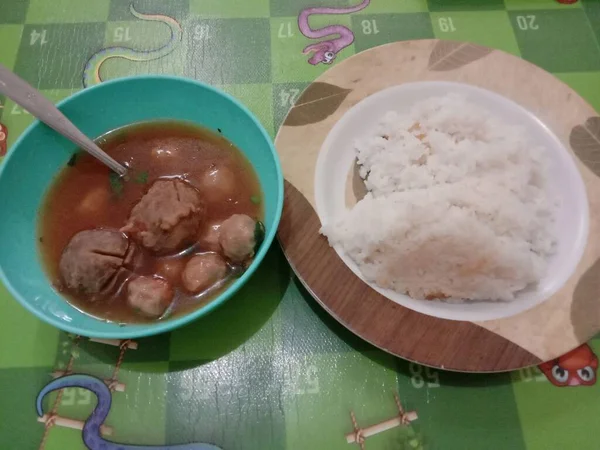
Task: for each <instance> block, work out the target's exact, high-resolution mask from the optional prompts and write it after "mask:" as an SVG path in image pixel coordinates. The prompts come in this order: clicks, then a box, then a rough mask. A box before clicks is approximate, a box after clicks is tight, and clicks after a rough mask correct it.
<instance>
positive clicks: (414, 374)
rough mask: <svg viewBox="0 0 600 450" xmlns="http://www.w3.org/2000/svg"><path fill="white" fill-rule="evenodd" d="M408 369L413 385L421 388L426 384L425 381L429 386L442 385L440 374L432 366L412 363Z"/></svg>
mask: <svg viewBox="0 0 600 450" xmlns="http://www.w3.org/2000/svg"><path fill="white" fill-rule="evenodd" d="M408 370H409V371H410V382H411V383H412V385H413V387H415V388H417V389H421V388H422V387H423V386H425V383H427V387H428V388H436V387H440V376H439V374H438V373H437V372H436V371H434V370H432V369H431V367H424V366H421V365H419V364H415V363H410V365H409V366H408Z"/></svg>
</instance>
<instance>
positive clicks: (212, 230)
mask: <svg viewBox="0 0 600 450" xmlns="http://www.w3.org/2000/svg"><path fill="white" fill-rule="evenodd" d="M219 228H221V224H220V223H212V224H208V225H207V226H206V227H204V230H203V231H202V234H201V236H200V239H199V240H198V244H200V248H201V249H202V250H204V251H209V252H220V251H221V244H219Z"/></svg>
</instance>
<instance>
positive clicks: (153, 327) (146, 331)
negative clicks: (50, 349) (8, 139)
mask: <svg viewBox="0 0 600 450" xmlns="http://www.w3.org/2000/svg"><path fill="white" fill-rule="evenodd" d="M140 80H158V81H161V80H162V81H174V82H177V83H187V84H191V85H194V86H196V87H199V88H202V89H207V90H209V91H212V92H213V93H215V94H217V95H219V96H221V97H222V98H224V99H225V100H228V101H230V102H231V103H233V104H234V105H235V106H236V107H237V108H239V109H240V110H241V111H242V112H243V113H245V114H246V115H247V116H248V117H249V118H250V120H251V121H252V123H253V124H254V125H255V126H256V127H257V128H258V130H259V131H260V133H261V134H262V136H263V137H264V138H265V140H266V142H267V143H268V145H269V149H270V151H271V157H272V159H273V162H274V164H275V170H276V172H277V173H276V178H277V186H278V188H279V190H278V193H277V202H276V205H275V217H274V220H273V222H272V223H273V226H272V227H271V229H270V230H269V231H268V232H267V234H266V235H265V239H264V241H263V243H262V245H261V247H260V249H259V250H258V253H257V254H256V255H255V257H254V260H253V261H252V263H251V264H250V266H249V267H248V269H247V270H246V271H245V272H244V273H243V274H242V276H241V277H240V278H238V279H237V280H236V281H235V282H234V283H233V284H231V285H230V286H229V287H228V288H227V289H226V290H225V291H223V292H222V293H221V294H219V295H218V296H217V297H216V298H214V299H213V300H212V301H210V302H209V303H208V304H206V305H204V306H202V307H200V308H198V309H195V310H193V311H191V312H189V313H187V314H184V315H182V316H179V317H174V318H172V319H169V320H165V321H164V322H152V323H141V324H127V325H124V326H118V325H117V327H118V328H117V329H115V330H110V331H101V332H97V333H89V331H87V330H86V329H83V328H81V327H79V326H76V325H72V324H70V323H69V322H66V321H63V320H60V319H58V318H57V317H55V316H54V315H52V314H44V313H42V312H41V311H40V310H39V309H38V308H35V307H34V306H32V305H31V304H30V302H28V301H27V300H25V299H24V298H23V296H22V295H21V294H20V293H19V292H18V291H17V289H16V288H15V287H14V286H13V285H12V283H11V282H10V280H9V279H8V277H7V276H6V274H5V272H4V269H3V268H2V266H1V265H0V282H2V284H4V286H5V287H6V289H7V290H8V292H9V293H10V294H11V296H12V297H13V298H14V299H15V300H16V301H18V302H19V303H20V304H21V305H22V306H23V307H24V308H25V309H27V310H28V311H30V312H31V313H33V314H34V315H35V316H36V317H37V318H39V319H41V320H42V321H43V322H46V323H48V324H50V325H52V326H54V327H56V328H58V329H60V330H63V331H65V332H68V333H74V334H77V335H81V336H87V337H94V338H104V339H132V338H140V337H145V336H153V335H156V334H161V333H166V332H169V331H172V330H174V329H177V328H180V327H182V326H184V325H187V324H189V323H190V322H192V321H194V320H196V319H198V318H200V317H203V316H205V315H207V314H209V313H211V312H212V311H214V310H215V309H217V308H218V307H219V306H221V305H222V304H223V303H225V302H226V301H227V300H229V299H230V298H231V297H232V296H233V295H234V294H236V293H237V292H238V291H239V290H240V289H241V287H242V286H243V285H244V284H246V282H247V281H248V280H249V279H250V277H251V276H252V275H254V273H255V272H256V270H257V269H258V267H259V266H260V264H261V263H262V262H263V260H264V258H265V256H266V254H267V252H268V251H269V249H270V248H271V245H272V244H273V242H274V240H275V236H276V234H277V229H278V227H279V222H280V220H281V215H282V211H283V198H284V185H283V171H282V168H281V162H280V159H279V155H278V153H277V150H276V149H275V144H274V142H273V139H271V137H270V136H269V134H268V133H267V131H266V130H265V128H264V127H263V125H262V124H261V123H260V121H259V120H258V119H257V118H256V116H255V115H254V114H253V113H252V112H251V111H250V110H249V109H248V108H247V107H246V106H245V105H244V104H243V103H241V101H240V100H238V99H236V98H235V97H233V96H232V95H230V94H228V93H227V92H225V91H223V90H221V89H219V88H217V87H215V86H211V85H209V84H206V83H203V82H201V81H198V80H195V79H192V78H186V77H181V76H175V75H153V74H148V75H132V76H126V77H121V78H116V79H112V80H108V81H103V82H102V83H99V84H96V85H94V86H90V87H88V88H83V89H81V90H80V91H78V92H75V93H74V94H71V95H69V96H68V97H66V98H64V99H63V100H61V101H60V102H58V103H57V104H56V106H57V108H58V109H61V108H62V107H63V106H64V105H66V104H68V103H69V102H72V101H74V100H75V99H77V98H79V97H81V96H85V95H86V93H88V92H92V91H94V90H98V89H104V88H106V87H109V86H113V85H118V84H123V83H125V84H127V83H131V82H136V81H140ZM42 125H43V124H42V122H41V121H40V120H39V119H34V121H33V122H32V123H31V124H30V125H29V126H28V127H27V128H26V129H25V131H23V132H22V133H21V135H20V136H19V137H18V138H17V140H16V141H15V142H14V144H13V145H12V146H11V149H10V151H9V152H8V154H7V155H6V157H5V158H4V161H3V162H2V164H0V178H2V176H3V175H4V173H5V172H6V171H7V170H8V169H7V167H8V166H9V162H10V160H11V158H12V157H13V155H14V153H15V151H16V150H17V149H18V148H19V146H21V144H22V142H23V141H24V140H25V139H26V138H27V136H28V135H29V134H30V133H31V132H32V131H33V130H34V129H35V128H36V127H38V126H42ZM47 281H48V282H49V280H47ZM49 284H50V283H49ZM53 290H54V292H55V293H56V295H58V296H59V297H62V296H61V295H60V294H59V293H58V292H56V290H55V289H54V288H53ZM64 301H65V302H66V303H67V304H68V305H69V307H71V308H74V309H76V308H75V307H74V306H73V305H71V304H70V303H69V302H67V301H66V300H64ZM84 314H86V313H84ZM89 317H90V318H93V316H89ZM96 320H99V319H96ZM99 321H100V320H99Z"/></svg>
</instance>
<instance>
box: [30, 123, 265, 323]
mask: <svg viewBox="0 0 600 450" xmlns="http://www.w3.org/2000/svg"><path fill="white" fill-rule="evenodd" d="M97 143H98V144H99V145H100V147H101V148H102V149H103V150H104V151H106V152H107V153H108V154H109V155H111V156H112V157H114V158H115V159H116V160H118V161H120V162H123V163H125V164H127V166H128V167H129V175H128V179H127V180H126V181H123V180H121V179H119V178H118V177H117V176H116V175H115V174H114V173H111V172H110V170H109V169H108V168H106V167H105V166H103V165H102V164H101V163H99V162H97V161H96V160H95V159H94V158H92V157H91V156H89V155H87V154H84V153H77V154H76V155H74V157H73V158H72V159H71V160H70V161H69V164H68V165H67V167H65V168H64V169H63V170H62V172H61V173H60V174H59V175H58V176H57V178H56V180H55V181H54V183H53V184H52V186H51V187H50V189H49V191H48V193H47V194H46V199H45V201H44V204H43V208H42V210H41V211H40V221H39V224H40V226H39V233H40V235H39V243H40V251H41V255H42V257H43V260H44V263H45V266H46V268H47V271H48V274H49V276H50V278H51V280H52V282H53V283H54V285H55V286H56V288H57V289H58V290H59V291H60V292H61V293H62V294H63V295H64V296H65V297H66V298H68V299H69V301H70V302H71V303H72V304H73V305H74V306H76V307H77V308H79V309H80V310H83V311H85V312H87V313H89V314H91V315H93V316H96V317H98V318H102V319H106V320H110V321H116V322H145V321H148V320H155V319H156V318H154V319H149V318H148V317H146V316H144V315H142V314H140V313H139V311H136V310H135V308H132V306H131V305H130V304H128V298H127V295H128V283H130V282H131V280H132V279H135V278H137V277H140V276H148V277H155V278H156V277H157V276H158V277H161V279H163V280H165V281H167V282H168V283H170V285H171V287H172V289H173V292H174V296H173V301H172V303H171V304H170V306H169V308H168V310H167V315H171V314H180V313H182V312H186V311H189V310H190V309H195V308H197V307H199V306H201V305H203V304H205V303H206V302H208V301H210V299H211V298H213V297H214V296H215V295H216V294H218V293H219V292H220V291H222V290H223V289H224V288H225V287H226V286H227V285H228V284H229V283H230V282H231V281H232V280H233V279H234V277H235V276H236V275H238V274H239V273H240V272H241V271H243V270H244V269H245V267H246V266H247V265H248V263H249V261H248V260H245V261H232V260H230V259H228V258H227V257H226V256H225V255H224V251H223V248H222V246H221V245H220V244H219V242H220V241H219V230H220V228H219V227H218V226H219V224H222V223H223V222H224V221H225V220H227V219H228V218H230V217H231V216H233V215H245V216H249V217H250V218H252V219H253V220H254V221H257V227H259V226H262V224H261V223H260V222H259V221H262V220H263V217H262V215H263V213H262V193H261V190H260V184H259V181H258V178H257V176H256V174H255V172H254V169H253V168H252V166H251V165H250V163H249V162H248V161H247V160H246V158H245V157H244V156H243V154H242V153H241V152H240V151H239V150H238V149H237V148H236V147H235V146H233V145H232V144H231V143H230V142H229V141H227V140H226V139H224V138H223V137H221V136H219V135H216V134H214V133H212V132H210V131H208V130H205V129H202V128H199V127H197V126H192V125H188V124H182V123H173V122H152V123H145V124H137V125H132V126H128V127H125V128H122V129H119V130H116V131H113V132H110V133H108V134H107V135H104V136H103V137H101V138H99V139H98V140H97ZM166 180H176V181H174V183H175V184H176V185H177V187H178V189H179V190H177V196H179V195H180V193H181V189H180V188H181V187H182V186H183V184H181V183H184V184H185V185H186V186H190V185H191V187H193V188H195V189H196V190H197V193H199V196H200V198H201V202H202V206H201V207H200V208H199V209H200V210H201V211H202V214H201V220H200V225H199V227H198V229H197V233H196V234H195V236H194V238H193V240H192V241H189V240H188V241H186V244H185V246H184V248H177V249H174V250H173V251H169V250H168V249H167V250H164V249H163V250H160V251H157V250H156V249H154V248H148V247H145V246H144V245H143V244H142V242H141V241H137V242H135V241H136V240H135V239H134V238H132V236H134V235H132V234H130V233H129V232H127V231H125V234H126V235H128V236H129V238H130V241H132V242H135V247H136V249H137V250H136V257H135V269H132V270H129V266H128V269H127V273H126V274H125V276H123V274H121V276H120V279H119V280H117V281H116V284H117V286H116V288H115V289H113V291H112V292H110V293H101V294H98V295H82V294H81V293H80V292H74V291H73V289H69V288H68V285H67V284H66V283H65V277H64V276H62V275H61V269H60V267H59V266H60V262H61V256H63V252H64V251H65V248H66V247H67V245H68V244H69V242H70V241H71V239H72V238H73V237H74V236H75V235H76V234H77V233H79V232H81V231H83V230H92V229H98V228H101V229H113V230H122V229H126V228H124V226H125V224H126V223H128V220H129V221H130V222H131V220H132V219H130V216H132V210H133V208H134V207H135V206H136V205H137V204H138V203H140V200H141V199H142V197H143V196H145V195H146V194H148V192H149V190H151V189H153V188H152V187H153V186H154V185H155V183H156V182H157V181H159V182H160V183H159V184H163V185H166V186H169V183H167V182H165V181H166ZM171 188H172V187H171ZM190 191H193V189H190ZM177 198H179V197H177ZM240 217H242V216H240ZM230 222H231V221H230ZM188 228H189V227H188ZM229 228H231V227H229ZM257 230H258V228H257ZM138 231H140V230H138ZM142 231H145V228H144V230H142ZM234 237H237V236H234ZM132 245H133V244H132ZM209 252H213V253H216V254H218V255H220V256H221V258H222V260H223V261H225V264H226V267H227V270H226V276H225V278H224V279H221V280H219V281H218V282H217V283H215V284H213V285H211V286H210V287H209V288H207V289H204V290H202V291H201V292H194V293H192V292H190V291H189V290H186V289H185V286H183V285H182V280H181V276H182V272H183V270H184V268H185V266H186V264H187V263H188V262H189V260H190V259H191V258H192V257H193V256H194V255H199V254H204V253H209ZM104 253H107V255H108V256H107V255H104ZM213 253H211V254H213ZM98 254H99V255H100V256H99V257H103V255H104V256H106V258H110V257H112V255H111V252H110V251H106V252H104V251H98ZM200 260H201V258H200ZM222 273H223V271H222V270H221V271H219V272H218V274H219V275H222ZM123 280H125V281H123ZM196 284H197V285H202V283H199V284H198V283H196Z"/></svg>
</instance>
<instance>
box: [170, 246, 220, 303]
mask: <svg viewBox="0 0 600 450" xmlns="http://www.w3.org/2000/svg"><path fill="white" fill-rule="evenodd" d="M226 274H227V264H226V263H225V261H223V258H221V257H220V256H219V255H217V254H216V253H204V254H202V255H196V256H194V257H193V258H192V259H190V260H189V262H188V263H187V265H186V266H185V269H184V270H183V274H182V276H181V281H182V282H183V286H184V287H185V288H186V289H187V290H188V291H190V292H193V293H195V294H196V293H198V292H201V291H204V290H206V289H208V288H209V287H211V286H213V285H214V284H215V283H217V282H218V281H221V280H222V279H223V278H225V275H226Z"/></svg>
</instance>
